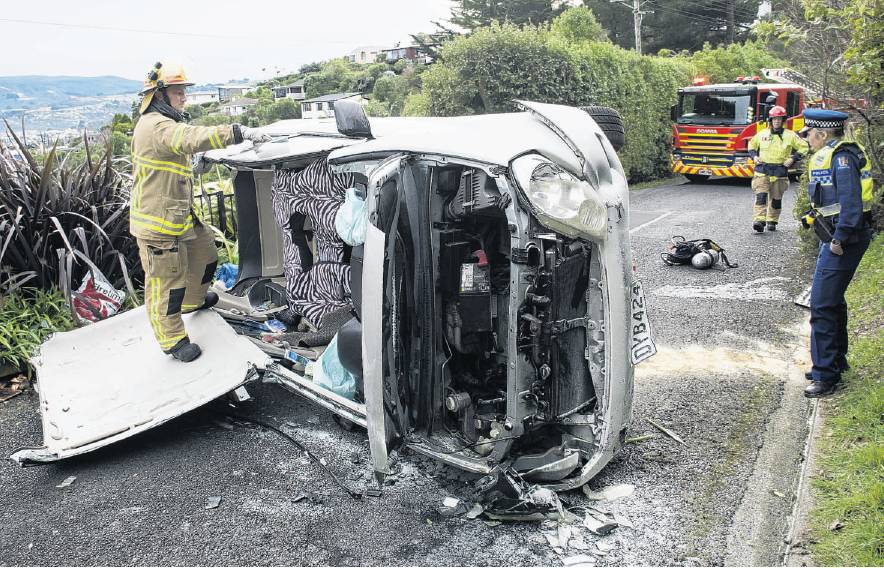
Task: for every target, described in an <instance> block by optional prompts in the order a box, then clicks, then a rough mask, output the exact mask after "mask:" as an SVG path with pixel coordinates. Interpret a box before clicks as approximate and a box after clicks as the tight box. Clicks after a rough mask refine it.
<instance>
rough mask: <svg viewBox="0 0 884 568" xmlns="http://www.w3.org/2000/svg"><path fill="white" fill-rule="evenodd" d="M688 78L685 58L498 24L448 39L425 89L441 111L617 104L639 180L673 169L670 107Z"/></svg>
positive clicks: (629, 161)
mask: <svg viewBox="0 0 884 568" xmlns="http://www.w3.org/2000/svg"><path fill="white" fill-rule="evenodd" d="M566 14H567V13H566ZM556 26H557V23H556V22H553V29H556ZM690 78H691V73H690V65H689V64H688V63H687V62H686V61H683V60H681V59H679V58H660V57H650V56H640V55H636V54H635V53H633V52H631V51H627V50H624V49H622V48H619V47H617V46H615V45H612V44H610V43H608V42H591V41H583V42H578V43H567V42H563V41H562V40H561V37H560V36H559V35H557V34H556V33H551V32H549V31H548V30H546V29H545V28H536V27H531V26H525V27H524V28H518V27H516V26H513V25H509V24H504V25H499V24H494V25H492V26H490V27H488V28H481V29H478V30H476V31H475V32H474V33H473V34H472V35H470V36H467V37H460V38H457V39H455V40H454V41H452V42H450V43H448V44H446V45H445V46H444V47H443V48H442V51H441V59H440V61H439V62H438V63H437V64H436V65H434V66H433V67H431V68H430V69H429V70H427V71H426V72H425V73H424V74H423V95H424V97H425V99H426V104H427V109H428V110H429V113H430V114H431V115H436V116H450V115H464V114H481V113H488V112H508V111H513V110H515V108H516V107H515V105H514V104H513V102H512V101H513V99H527V100H533V101H539V102H549V103H559V104H567V105H573V106H582V105H588V104H600V105H605V106H610V107H613V108H615V109H617V110H618V111H619V112H620V114H621V115H622V116H623V119H624V123H625V125H626V145H625V147H624V148H623V150H622V151H621V152H620V159H621V161H622V162H623V167H624V170H625V171H626V173H627V176H628V177H629V178H630V180H631V181H641V180H645V179H652V178H655V177H658V176H660V175H665V174H666V173H668V171H669V152H670V148H671V132H672V127H671V123H670V119H669V107H670V106H671V105H672V104H674V103H675V99H676V93H677V90H678V88H679V87H681V86H684V85H686V84H688V83H689V82H690Z"/></svg>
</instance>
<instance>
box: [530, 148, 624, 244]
mask: <svg viewBox="0 0 884 568" xmlns="http://www.w3.org/2000/svg"><path fill="white" fill-rule="evenodd" d="M513 173H514V174H515V176H516V180H517V181H518V182H519V185H520V186H521V188H522V190H523V191H524V193H525V197H526V198H527V199H528V202H529V203H530V204H531V206H532V208H533V209H534V214H535V215H536V216H537V219H538V221H540V222H541V223H542V224H543V225H544V226H545V227H547V228H548V229H551V230H553V231H556V232H559V233H562V234H564V235H567V236H569V237H584V238H590V239H595V240H602V239H604V238H605V237H606V236H607V234H608V231H607V229H608V208H607V206H606V205H605V203H604V202H603V201H602V200H601V198H600V197H599V195H598V193H597V192H596V190H595V189H594V188H593V187H592V186H591V185H590V184H588V183H587V182H585V181H582V180H580V179H578V178H576V177H575V176H573V175H571V174H570V173H569V172H567V171H565V170H564V169H563V168H562V167H560V166H559V165H557V164H554V163H553V162H550V161H549V160H547V159H546V158H543V157H541V156H538V155H536V154H533V155H527V156H522V157H521V158H518V159H517V160H515V161H514V162H513Z"/></svg>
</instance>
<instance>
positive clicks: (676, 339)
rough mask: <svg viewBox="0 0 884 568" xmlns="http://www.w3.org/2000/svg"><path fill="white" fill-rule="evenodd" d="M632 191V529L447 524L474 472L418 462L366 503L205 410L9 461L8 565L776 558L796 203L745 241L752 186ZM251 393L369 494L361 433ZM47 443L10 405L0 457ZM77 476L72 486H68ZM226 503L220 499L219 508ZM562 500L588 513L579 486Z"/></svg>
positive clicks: (792, 430) (19, 405)
mask: <svg viewBox="0 0 884 568" xmlns="http://www.w3.org/2000/svg"><path fill="white" fill-rule="evenodd" d="M793 189H794V187H793ZM631 199H632V201H631V219H630V221H631V227H632V231H633V235H632V236H633V248H634V251H635V255H636V259H637V261H638V272H639V275H640V277H641V279H642V281H643V283H644V286H645V293H646V296H647V297H648V301H649V306H650V316H651V321H652V323H653V325H654V328H655V336H656V341H657V344H658V346H659V350H660V351H659V353H658V355H657V356H655V357H654V358H652V359H650V360H649V361H646V362H645V363H643V364H642V365H640V366H639V367H638V369H637V377H636V386H635V412H634V420H633V423H632V426H631V430H630V436H631V437H641V436H645V435H649V434H653V435H654V437H653V438H650V439H647V440H645V441H642V442H638V443H630V444H628V445H627V446H626V448H625V450H624V451H623V452H622V453H621V454H620V455H619V456H618V457H617V458H615V460H614V461H613V462H612V463H610V464H609V465H608V466H607V467H606V469H605V470H604V471H603V472H602V474H601V475H600V476H598V477H597V478H596V479H595V480H593V481H592V482H591V486H592V487H593V488H600V487H604V486H607V485H611V484H615V483H631V484H634V485H635V488H636V489H635V492H634V493H633V494H632V495H630V496H628V497H625V498H622V499H620V500H617V501H614V502H612V503H605V504H602V505H600V508H603V509H606V510H608V511H610V512H612V513H617V514H618V515H621V516H624V517H626V518H627V519H628V520H629V521H631V524H632V525H633V527H632V528H629V527H627V526H621V527H619V528H618V529H616V530H615V531H614V532H613V533H611V534H610V535H609V536H606V537H604V538H600V537H597V536H593V535H592V534H590V533H589V532H588V531H587V530H586V529H582V528H581V526H580V525H574V527H573V531H574V535H573V536H575V537H577V538H575V539H574V540H571V541H570V548H569V549H568V550H564V551H563V552H562V553H561V554H559V553H557V552H556V551H555V550H554V549H553V548H551V546H550V544H549V542H548V540H547V538H546V537H545V536H544V533H545V532H549V533H550V534H552V532H555V528H554V527H551V526H550V525H549V524H548V523H547V524H541V523H513V524H502V525H497V526H490V525H489V524H488V523H485V522H483V521H481V520H472V521H471V520H467V519H465V518H453V519H447V518H442V517H440V516H439V514H438V513H437V512H436V508H437V507H438V506H439V505H440V504H441V501H442V499H443V498H444V497H446V496H449V495H452V496H457V497H463V498H469V497H470V495H471V494H472V490H471V486H470V483H469V480H468V479H464V478H463V476H460V475H458V474H457V472H456V471H454V470H451V469H448V468H444V467H438V466H437V465H436V464H435V463H433V462H429V461H427V460H423V459H419V458H418V457H417V456H414V455H411V454H407V455H402V456H400V457H399V460H398V462H397V465H398V468H399V474H398V475H396V476H393V478H392V479H391V481H392V482H393V483H392V484H391V485H388V486H387V487H386V488H385V492H384V494H383V496H381V497H366V498H363V499H362V500H353V499H351V498H350V497H348V496H346V495H344V494H343V493H342V492H341V491H340V489H339V488H338V487H337V486H335V485H334V484H333V483H332V482H331V481H330V480H329V478H328V477H327V476H326V475H325V474H324V473H323V472H322V471H321V470H320V469H319V468H318V467H317V466H316V465H315V464H312V463H310V462H309V461H308V460H307V458H305V457H304V456H303V455H301V454H300V452H298V451H297V450H296V449H295V448H294V447H293V446H291V445H290V444H288V443H286V442H285V441H284V440H282V439H281V438H279V437H278V436H276V435H275V434H273V433H271V432H266V431H263V430H260V429H256V428H252V427H247V426H246V425H243V424H231V423H229V422H227V421H225V420H224V419H221V418H219V417H218V415H217V414H216V413H215V411H213V410H211V409H201V410H198V411H195V412H193V413H191V414H189V415H187V416H185V417H182V418H180V419H178V420H175V421H173V422H171V423H169V424H167V425H165V426H162V427H160V428H158V429H155V430H153V431H151V432H148V433H146V434H143V435H141V436H138V437H136V438H134V439H130V440H128V441H125V442H123V443H121V444H118V445H116V446H113V447H110V448H106V449H104V450H101V451H98V452H95V453H93V454H91V455H87V456H83V457H80V458H74V459H71V460H68V461H66V462H64V463H58V464H54V465H48V466H43V467H37V468H27V469H20V468H18V467H17V466H15V465H13V464H11V463H4V464H0V468H2V471H0V526H2V527H3V529H2V537H0V564H3V565H13V564H14V565H47V566H52V565H60V564H64V565H83V564H90V565H94V564H98V565H118V564H125V565H128V564H139V565H156V564H176V565H226V564H235V565H249V564H275V565H279V564H288V565H292V564H294V565H329V564H331V565H376V564H397V565H428V566H431V565H559V564H561V562H562V560H563V559H565V558H568V557H570V556H572V555H575V554H589V555H591V556H592V557H593V558H594V560H593V562H594V563H596V564H598V565H620V564H652V565H660V564H681V565H694V564H712V565H719V564H739V565H751V564H764V565H770V564H777V563H779V562H780V561H781V560H780V555H781V553H782V550H783V547H784V537H785V535H786V534H787V532H788V527H789V522H790V519H789V515H790V512H791V510H792V503H793V494H794V491H795V485H796V481H797V478H798V474H799V470H800V466H801V454H802V450H803V448H804V443H805V439H806V434H807V423H806V420H807V416H808V409H809V406H808V405H807V404H806V403H805V401H804V399H803V398H802V396H801V389H802V388H803V386H804V384H803V378H802V376H801V374H802V373H803V370H804V365H805V364H806V355H805V354H804V349H803V345H806V343H805V340H804V339H803V338H802V332H803V327H802V326H801V322H803V321H804V320H806V314H805V313H804V312H803V311H802V310H801V309H800V308H798V307H796V306H794V305H793V304H792V301H791V298H792V297H794V296H795V294H797V293H798V292H799V291H800V290H801V289H802V288H803V286H804V285H806V283H807V282H806V278H807V277H806V275H802V273H801V272H800V269H799V266H798V261H797V257H796V254H795V253H796V245H795V229H796V222H795V221H794V220H793V219H792V218H791V214H790V211H791V206H792V202H793V192H792V191H790V192H788V193H787V196H786V198H785V205H784V215H783V218H782V222H781V224H780V230H779V231H778V232H776V233H765V234H762V235H756V234H754V233H752V231H751V205H752V197H751V190H750V189H749V187H748V184H746V183H734V182H729V181H718V182H712V183H709V184H705V185H687V184H686V185H667V186H661V187H657V188H653V189H646V190H641V191H635V192H633V193H632V197H631ZM675 234H680V235H684V236H685V237H687V238H698V237H709V238H712V239H714V240H716V241H717V242H719V243H720V244H721V245H722V246H723V247H724V248H725V249H726V250H727V253H728V256H729V257H730V259H731V261H733V262H737V263H739V268H736V269H731V270H711V271H703V272H701V271H697V270H694V269H692V268H689V267H667V266H665V265H663V263H662V262H661V260H660V258H659V253H660V252H661V251H662V250H663V248H664V246H665V244H666V242H667V241H668V239H669V238H670V237H671V236H672V235H675ZM251 392H252V394H253V396H254V397H255V400H254V402H252V403H248V404H247V405H246V406H245V407H244V412H248V413H250V414H252V415H253V416H258V417H261V418H263V419H265V420H269V421H273V422H275V423H277V424H284V428H285V430H286V431H287V432H289V433H290V434H291V435H293V436H294V437H296V438H297V439H299V440H300V441H302V442H303V443H304V444H306V445H307V446H309V447H310V448H311V449H312V450H313V451H314V452H316V453H317V454H319V455H321V456H323V457H324V459H325V460H326V461H327V462H328V465H329V467H330V468H331V469H332V470H334V471H335V472H337V473H338V474H339V475H340V476H341V477H342V478H343V479H345V480H346V481H347V482H348V483H349V484H351V485H353V486H355V487H360V488H364V487H366V486H367V484H368V483H369V481H370V478H371V473H370V469H371V468H370V465H369V452H368V445H367V441H366V438H365V436H364V434H361V433H358V432H347V431H344V430H342V429H341V428H340V427H339V426H338V425H337V424H335V423H334V422H333V421H332V419H331V415H330V414H329V413H328V412H326V411H323V410H321V409H318V408H316V407H313V406H311V405H309V404H308V403H306V402H304V401H302V400H300V399H299V398H297V397H294V396H292V395H289V394H287V393H285V392H283V391H282V390H280V389H278V387H274V386H268V385H258V386H256V387H254V388H252V389H251ZM649 419H650V420H654V421H656V422H658V423H660V424H662V425H665V427H667V428H669V429H671V430H672V431H673V432H675V433H676V434H677V435H678V436H680V437H681V438H682V439H683V440H684V442H685V443H684V444H680V443H678V442H676V441H674V440H672V439H670V438H668V437H666V436H665V435H663V434H662V433H661V432H659V431H658V430H657V429H655V428H654V427H653V426H652V425H651V424H650V423H649V422H648V420H649ZM41 439H42V434H41V426H40V418H39V411H38V406H37V397H36V395H34V394H33V393H31V394H30V395H23V396H19V397H17V398H15V399H13V400H11V401H9V402H7V403H5V404H2V405H0V454H2V455H9V454H10V453H11V452H12V451H14V450H15V449H16V448H18V447H20V446H25V445H38V444H39V443H40V440H41ZM68 476H76V480H75V481H74V482H73V483H72V484H71V485H70V486H68V487H65V488H57V487H56V485H58V484H59V483H61V482H62V481H63V480H64V479H65V478H67V477H68ZM216 496H220V497H221V502H220V505H219V506H218V507H217V508H212V509H209V508H206V503H207V499H208V498H210V497H216ZM564 499H565V500H567V502H568V503H569V504H571V505H585V504H587V501H586V499H585V497H583V495H582V494H580V493H571V494H567V495H565V496H564ZM551 531H552V532H551ZM581 549H588V550H581Z"/></svg>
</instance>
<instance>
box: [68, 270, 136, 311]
mask: <svg viewBox="0 0 884 568" xmlns="http://www.w3.org/2000/svg"><path fill="white" fill-rule="evenodd" d="M125 299H126V293H125V292H123V291H122V290H117V289H116V288H114V287H113V285H112V284H111V283H110V282H108V280H107V278H106V277H105V276H104V274H102V273H101V271H99V270H95V269H93V270H90V271H89V272H88V273H87V274H86V276H85V277H84V278H83V282H82V283H81V284H80V287H79V288H78V289H77V291H76V292H73V293H71V302H72V303H73V305H74V311H75V312H76V314H77V317H78V318H79V319H80V321H81V322H82V323H87V322H96V321H99V320H103V319H105V318H109V317H110V316H112V315H114V314H116V313H117V312H118V311H120V307H121V306H122V305H123V300H125Z"/></svg>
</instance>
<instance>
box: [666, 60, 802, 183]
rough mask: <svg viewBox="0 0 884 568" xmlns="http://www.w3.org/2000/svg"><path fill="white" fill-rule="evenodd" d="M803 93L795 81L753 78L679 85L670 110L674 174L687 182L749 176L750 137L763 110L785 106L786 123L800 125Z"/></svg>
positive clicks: (763, 123) (762, 124)
mask: <svg viewBox="0 0 884 568" xmlns="http://www.w3.org/2000/svg"><path fill="white" fill-rule="evenodd" d="M805 96H806V93H805V89H804V88H803V87H801V86H800V85H795V84H790V83H760V82H759V78H758V77H749V78H747V77H737V79H736V80H735V82H733V83H721V84H714V85H706V84H704V82H703V81H702V80H695V81H694V84H693V85H692V86H690V87H685V88H682V89H679V90H678V102H677V103H676V104H675V105H674V106H673V107H672V113H671V114H672V121H673V123H674V124H673V125H672V137H673V149H672V171H673V173H677V174H683V175H684V176H685V177H687V178H688V180H689V181H692V182H702V181H705V180H707V179H709V177H711V176H724V177H738V178H748V177H752V175H753V174H754V164H753V163H752V160H751V158H750V157H749V151H748V144H749V140H751V139H752V137H753V136H754V135H755V133H756V132H758V131H759V130H761V129H764V128H766V127H767V113H768V112H769V110H770V109H771V108H773V107H774V106H775V105H779V106H782V107H783V108H785V109H786V113H787V118H786V123H785V128H789V129H792V130H796V131H797V130H800V129H801V128H802V127H803V126H804V119H803V118H802V113H803V112H804V108H805Z"/></svg>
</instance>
